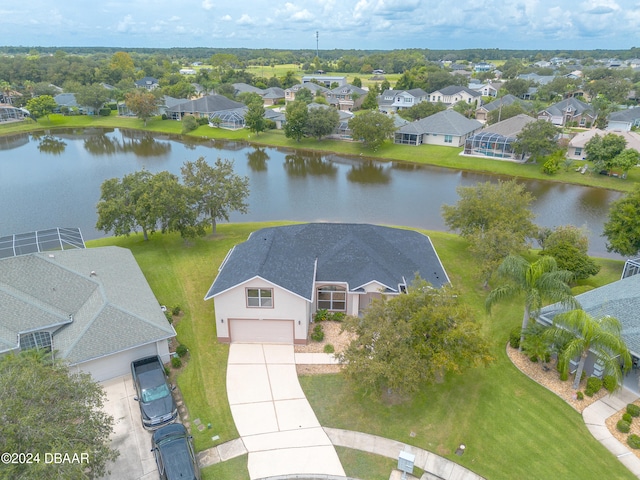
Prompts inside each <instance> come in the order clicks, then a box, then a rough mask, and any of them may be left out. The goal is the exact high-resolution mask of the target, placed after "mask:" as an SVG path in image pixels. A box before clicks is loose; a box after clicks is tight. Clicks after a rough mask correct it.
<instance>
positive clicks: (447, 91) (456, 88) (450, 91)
mask: <svg viewBox="0 0 640 480" xmlns="http://www.w3.org/2000/svg"><path fill="white" fill-rule="evenodd" d="M436 92H440V93H441V94H442V95H455V94H456V93H460V92H465V93H467V94H469V95H471V96H472V97H481V96H482V94H481V93H480V92H478V91H477V90H472V89H470V88H468V87H463V86H461V85H449V86H448V87H444V88H441V89H440V90H436V91H435V92H433V93H436ZM433 93H432V95H433Z"/></svg>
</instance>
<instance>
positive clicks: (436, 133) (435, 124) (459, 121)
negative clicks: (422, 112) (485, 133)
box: [394, 110, 482, 147]
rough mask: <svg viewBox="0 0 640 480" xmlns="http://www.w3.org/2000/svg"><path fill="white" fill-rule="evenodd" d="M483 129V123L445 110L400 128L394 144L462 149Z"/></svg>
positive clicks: (453, 111)
mask: <svg viewBox="0 0 640 480" xmlns="http://www.w3.org/2000/svg"><path fill="white" fill-rule="evenodd" d="M481 128H482V123H480V122H479V121H477V120H470V119H468V118H466V117H465V116H464V115H460V114H459V113H458V112H456V111H455V110H444V111H442V112H438V113H436V114H434V115H430V116H428V117H426V118H422V119H420V120H416V121H415V122H411V123H408V124H406V125H404V126H402V127H400V128H399V129H398V130H396V133H395V135H394V143H398V144H403V145H422V144H429V145H443V146H446V147H461V146H463V145H464V143H465V141H466V139H467V138H469V137H471V136H473V135H474V134H475V133H476V132H478V131H479V130H480V129H481Z"/></svg>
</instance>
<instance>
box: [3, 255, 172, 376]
mask: <svg viewBox="0 0 640 480" xmlns="http://www.w3.org/2000/svg"><path fill="white" fill-rule="evenodd" d="M0 310H2V311H4V312H7V315H3V316H2V317H0V336H1V338H0V351H2V350H7V349H11V348H17V346H18V344H17V342H18V339H19V334H20V333H25V332H28V331H35V330H43V329H47V328H48V329H53V328H52V327H55V326H59V325H61V324H64V326H62V327H61V328H59V329H58V330H57V331H55V333H54V334H53V348H54V349H55V350H57V351H58V354H59V357H60V358H64V359H66V360H67V361H69V362H70V363H71V364H77V363H82V362H84V361H88V360H91V359H93V358H98V357H101V356H105V355H109V354H112V353H115V352H119V351H122V350H127V349H130V348H135V347H137V346H139V345H143V344H147V343H151V342H156V341H160V340H165V339H168V338H171V337H173V336H175V331H174V330H173V327H172V326H171V325H170V324H169V323H168V322H167V319H166V318H165V316H164V314H163V313H162V311H161V310H160V306H159V305H158V301H157V300H156V298H155V296H154V295H153V292H152V291H151V288H150V287H149V285H148V284H147V281H146V279H145V278H144V275H143V274H142V271H141V270H140V267H139V266H138V264H137V263H136V261H135V259H134V258H133V255H132V254H131V252H130V251H129V250H127V249H124V248H119V247H103V248H92V249H76V250H65V251H57V252H55V253H49V254H45V253H34V254H30V255H23V256H19V257H13V258H6V259H2V260H0Z"/></svg>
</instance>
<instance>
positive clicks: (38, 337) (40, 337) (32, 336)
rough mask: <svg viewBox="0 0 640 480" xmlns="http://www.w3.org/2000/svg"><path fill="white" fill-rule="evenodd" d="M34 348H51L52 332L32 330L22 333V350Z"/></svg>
mask: <svg viewBox="0 0 640 480" xmlns="http://www.w3.org/2000/svg"><path fill="white" fill-rule="evenodd" d="M32 348H45V349H47V350H51V334H50V333H49V332H32V333H25V334H22V335H20V350H30V349H32Z"/></svg>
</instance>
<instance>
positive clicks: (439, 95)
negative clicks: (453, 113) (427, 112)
mask: <svg viewBox="0 0 640 480" xmlns="http://www.w3.org/2000/svg"><path fill="white" fill-rule="evenodd" d="M429 101H430V102H431V103H444V104H445V105H448V106H452V105H455V104H456V103H458V102H465V103H468V104H475V105H480V104H481V103H482V94H481V93H480V92H479V91H477V90H472V89H470V88H469V87H463V86H460V85H450V86H448V87H444V88H441V89H440V90H436V91H435V92H431V93H430V94H429Z"/></svg>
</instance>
